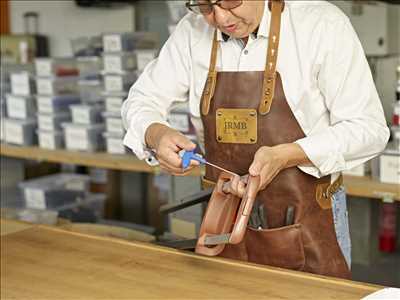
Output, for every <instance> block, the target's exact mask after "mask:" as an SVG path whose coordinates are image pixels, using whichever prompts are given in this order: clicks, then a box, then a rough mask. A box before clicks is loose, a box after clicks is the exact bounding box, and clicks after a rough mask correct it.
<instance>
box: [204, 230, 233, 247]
mask: <svg viewBox="0 0 400 300" xmlns="http://www.w3.org/2000/svg"><path fill="white" fill-rule="evenodd" d="M230 236H231V234H230V233H225V234H219V235H207V236H206V237H205V238H204V245H206V246H212V245H219V244H228V243H229V238H230Z"/></svg>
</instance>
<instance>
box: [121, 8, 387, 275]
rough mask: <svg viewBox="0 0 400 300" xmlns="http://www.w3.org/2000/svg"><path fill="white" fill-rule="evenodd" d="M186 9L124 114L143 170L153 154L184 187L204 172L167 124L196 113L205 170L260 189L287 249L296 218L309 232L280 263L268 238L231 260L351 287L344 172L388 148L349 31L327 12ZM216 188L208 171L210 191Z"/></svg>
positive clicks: (343, 20)
mask: <svg viewBox="0 0 400 300" xmlns="http://www.w3.org/2000/svg"><path fill="white" fill-rule="evenodd" d="M188 8H189V9H191V10H192V12H194V13H189V14H188V15H187V16H185V17H184V18H183V20H182V21H181V22H180V23H179V24H178V26H177V28H176V31H175V32H174V33H173V34H172V36H171V37H170V38H169V40H168V41H167V42H166V44H165V45H164V47H163V48H162V50H161V52H160V55H159V57H158V58H157V59H156V60H154V61H153V62H152V63H150V64H149V65H148V66H147V68H146V69H145V71H144V73H143V74H142V76H141V77H140V78H139V80H138V81H137V82H136V83H135V84H134V86H133V87H132V89H131V91H130V93H129V97H128V99H127V100H126V101H125V103H124V105H123V108H122V116H123V120H124V124H125V128H126V129H127V134H126V136H125V139H124V143H125V145H127V146H128V147H130V148H131V149H132V150H133V151H134V152H135V153H136V155H137V156H138V157H139V158H140V159H144V158H149V157H150V156H151V155H150V152H149V151H148V149H153V150H155V152H156V153H157V160H158V162H159V164H160V167H161V168H162V169H164V170H165V171H167V172H169V173H171V174H174V175H185V174H186V172H188V171H190V169H191V168H193V167H194V166H196V163H195V162H193V163H192V165H191V167H190V168H189V169H186V170H183V169H182V168H181V159H180V156H179V154H178V152H179V151H180V150H182V149H185V150H193V149H194V148H195V144H194V143H192V142H191V141H189V140H188V139H187V138H185V137H184V136H183V135H182V134H180V133H179V132H177V131H176V130H174V129H171V128H170V127H169V126H168V123H167V122H166V116H167V113H168V109H169V108H170V106H171V104H172V103H173V102H174V101H179V102H184V101H189V106H190V112H191V115H192V121H193V123H194V126H195V127H196V129H197V132H198V136H199V141H200V144H202V145H203V144H204V150H205V155H206V158H207V160H208V161H210V162H213V163H216V164H218V165H221V166H222V167H224V168H227V169H229V170H231V171H233V172H236V173H237V174H239V175H246V174H249V175H250V176H253V177H255V176H259V177H260V179H261V180H260V193H259V195H258V196H259V198H260V199H261V202H262V203H263V204H264V206H265V209H266V214H267V219H268V223H269V224H268V228H276V229H280V228H282V233H281V234H282V240H285V239H286V236H287V237H288V238H289V237H291V236H293V234H292V232H287V231H288V230H289V229H286V228H287V226H285V222H284V215H285V212H286V211H287V208H288V207H290V206H293V207H294V208H295V216H294V222H295V223H296V224H299V226H301V234H300V233H296V235H299V238H297V239H296V240H301V243H300V244H299V247H298V248H299V249H298V251H297V250H293V251H291V252H290V251H289V252H287V253H283V252H282V253H280V254H279V253H278V254H277V258H278V259H275V260H271V257H267V255H263V253H259V252H260V249H263V247H267V246H266V245H265V244H263V241H262V240H263V238H265V239H268V234H269V231H260V233H259V235H258V237H260V238H258V237H257V238H256V239H253V240H250V238H251V236H250V234H248V235H246V236H249V237H248V238H246V239H245V241H244V242H243V244H242V245H241V246H238V247H228V248H227V249H226V251H225V252H224V253H222V254H221V255H222V256H225V257H230V258H237V259H243V260H248V261H252V262H257V263H265V264H271V265H277V266H283V267H287V268H293V269H299V270H304V271H309V272H313V273H318V274H324V275H332V276H338V277H348V276H349V273H348V268H349V266H350V250H351V246H350V238H349V231H348V220H347V208H346V201H345V200H346V199H345V192H344V190H343V188H341V187H340V185H341V176H340V172H341V171H343V170H347V169H351V168H353V167H355V166H357V165H359V164H361V163H364V162H365V161H367V160H369V159H371V158H372V157H374V156H375V155H377V154H378V153H379V152H381V151H382V150H383V149H384V147H385V145H386V143H387V140H388V137H389V130H388V128H387V126H386V122H385V119H384V115H383V110H382V106H381V103H380V100H379V96H378V94H377V92H376V88H375V86H374V83H373V79H372V76H371V73H370V70H369V67H368V63H367V61H366V58H365V55H364V52H363V49H362V46H361V45H360V42H359V40H358V38H357V35H356V34H355V32H354V30H353V28H352V26H351V24H350V22H349V20H348V19H347V17H346V16H345V15H344V14H343V13H342V12H341V11H340V10H339V9H338V8H336V7H335V6H333V5H332V4H329V3H328V2H325V1H285V2H284V1H254V0H248V1H246V0H243V1H241V0H238V1H236V0H225V1H224V0H222V1H216V2H214V1H207V0H197V1H196V0H194V1H189V3H188ZM230 122H231V123H232V124H231V125H229V123H230ZM235 122H236V123H235ZM203 135H204V138H203ZM218 176H219V173H218V172H217V171H216V170H213V169H209V168H207V170H206V176H205V180H206V181H207V180H208V181H211V182H216V181H217V179H218ZM245 187H246V186H245V182H244V181H242V180H233V181H232V182H231V184H230V188H229V189H228V190H227V191H226V192H228V193H233V194H236V195H241V194H243V190H244V189H245ZM332 211H333V216H332ZM257 234H258V233H257ZM300 236H301V238H300ZM240 247H241V248H240ZM268 247H273V245H268ZM296 251H297V252H296ZM261 252H262V251H261ZM277 252H279V251H277ZM299 260H302V261H303V262H302V263H300V264H299ZM288 261H295V263H294V264H293V265H291V264H290V263H288ZM346 263H347V266H346ZM300 265H301V266H300Z"/></svg>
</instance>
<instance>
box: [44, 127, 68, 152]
mask: <svg viewBox="0 0 400 300" xmlns="http://www.w3.org/2000/svg"><path fill="white" fill-rule="evenodd" d="M37 133H38V138H39V146H40V147H41V148H44V149H50V150H56V149H61V148H63V146H64V135H63V133H62V132H61V131H45V130H38V132H37Z"/></svg>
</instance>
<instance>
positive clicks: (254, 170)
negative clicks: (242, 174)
mask: <svg viewBox="0 0 400 300" xmlns="http://www.w3.org/2000/svg"><path fill="white" fill-rule="evenodd" d="M261 170H262V163H261V162H260V161H258V160H254V161H253V163H252V164H251V165H250V168H249V174H250V175H251V176H259V175H260V173H261Z"/></svg>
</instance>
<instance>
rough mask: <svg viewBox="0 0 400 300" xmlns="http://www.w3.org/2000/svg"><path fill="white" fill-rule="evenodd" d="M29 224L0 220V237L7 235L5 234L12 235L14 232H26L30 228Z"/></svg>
mask: <svg viewBox="0 0 400 300" xmlns="http://www.w3.org/2000/svg"><path fill="white" fill-rule="evenodd" d="M32 226H34V225H31V224H27V223H23V222H17V221H12V220H3V219H0V229H1V230H0V235H1V236H3V235H7V234H12V233H15V232H19V231H22V230H26V229H28V228H32Z"/></svg>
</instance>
